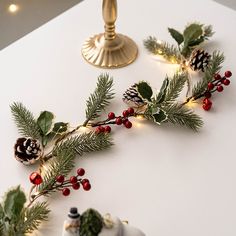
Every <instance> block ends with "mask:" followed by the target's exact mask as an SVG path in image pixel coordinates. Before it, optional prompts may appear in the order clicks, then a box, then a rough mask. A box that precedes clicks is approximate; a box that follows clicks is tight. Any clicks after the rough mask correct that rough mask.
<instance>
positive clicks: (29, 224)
mask: <svg viewBox="0 0 236 236" xmlns="http://www.w3.org/2000/svg"><path fill="white" fill-rule="evenodd" d="M49 212H50V210H49V209H48V205H47V203H46V202H36V203H35V204H34V205H33V206H32V207H30V208H25V209H24V211H23V212H22V215H21V220H20V221H19V222H18V224H17V226H16V228H17V233H18V234H17V235H21V234H22V235H25V234H26V233H32V232H33V231H34V230H36V229H38V227H39V225H40V224H41V223H42V222H43V221H47V220H48V215H49ZM20 233H21V234H20Z"/></svg>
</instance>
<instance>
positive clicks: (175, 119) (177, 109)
mask: <svg viewBox="0 0 236 236" xmlns="http://www.w3.org/2000/svg"><path fill="white" fill-rule="evenodd" d="M165 112H166V113H167V115H168V120H167V121H168V122H170V123H172V124H179V125H181V126H185V127H188V128H190V129H192V130H194V131H198V130H199V129H200V128H201V127H202V126H203V121H202V119H201V118H200V117H199V116H198V115H196V114H195V113H194V112H193V111H192V110H190V109H188V108H186V107H184V106H182V105H181V104H177V103H175V104H172V105H170V106H168V107H166V108H165Z"/></svg>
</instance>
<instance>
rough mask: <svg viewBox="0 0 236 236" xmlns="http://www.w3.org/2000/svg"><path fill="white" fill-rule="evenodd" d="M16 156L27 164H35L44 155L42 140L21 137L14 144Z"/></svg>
mask: <svg viewBox="0 0 236 236" xmlns="http://www.w3.org/2000/svg"><path fill="white" fill-rule="evenodd" d="M14 149H15V158H16V160H17V161H19V162H21V163H23V164H25V165H31V164H34V163H35V162H36V161H37V160H38V159H39V158H40V157H41V155H42V150H41V145H40V142H39V141H38V140H36V139H31V138H19V139H17V141H16V144H15V146H14Z"/></svg>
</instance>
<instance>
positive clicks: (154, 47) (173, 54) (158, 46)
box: [144, 36, 181, 64]
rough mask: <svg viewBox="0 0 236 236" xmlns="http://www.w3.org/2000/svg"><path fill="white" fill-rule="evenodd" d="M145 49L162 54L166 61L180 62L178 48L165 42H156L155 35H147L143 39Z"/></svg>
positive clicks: (155, 53)
mask: <svg viewBox="0 0 236 236" xmlns="http://www.w3.org/2000/svg"><path fill="white" fill-rule="evenodd" d="M144 46H145V47H146V49H147V50H148V51H149V52H150V53H152V54H154V55H162V56H163V57H164V58H165V59H166V60H167V61H170V62H174V63H179V64H180V63H181V55H180V53H179V49H178V48H177V47H175V46H174V45H170V44H168V43H167V42H164V43H162V42H158V41H157V39H156V38H155V37H151V36H150V37H148V38H147V39H146V40H144Z"/></svg>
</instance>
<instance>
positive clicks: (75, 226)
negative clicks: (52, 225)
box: [62, 207, 80, 236]
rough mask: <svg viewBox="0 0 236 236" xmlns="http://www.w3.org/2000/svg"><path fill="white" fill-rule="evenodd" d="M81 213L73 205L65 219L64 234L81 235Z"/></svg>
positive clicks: (66, 235)
mask: <svg viewBox="0 0 236 236" xmlns="http://www.w3.org/2000/svg"><path fill="white" fill-rule="evenodd" d="M79 227H80V214H79V213H78V209H77V208H76V207H72V208H71V209H70V212H69V214H68V219H67V220H65V222H64V226H63V233H62V236H79Z"/></svg>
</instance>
